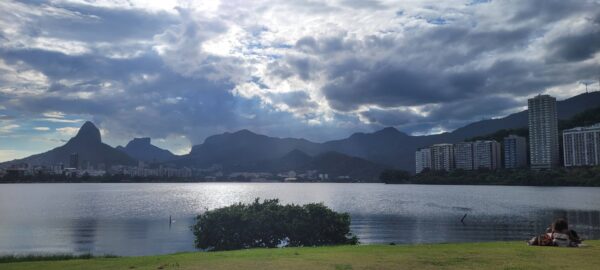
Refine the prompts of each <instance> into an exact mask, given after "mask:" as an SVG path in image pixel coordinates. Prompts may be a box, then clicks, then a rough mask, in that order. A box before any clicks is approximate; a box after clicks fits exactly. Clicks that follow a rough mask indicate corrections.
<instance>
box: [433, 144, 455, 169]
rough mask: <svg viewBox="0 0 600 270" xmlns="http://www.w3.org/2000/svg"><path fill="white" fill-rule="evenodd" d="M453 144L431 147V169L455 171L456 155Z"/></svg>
mask: <svg viewBox="0 0 600 270" xmlns="http://www.w3.org/2000/svg"><path fill="white" fill-rule="evenodd" d="M453 152H454V151H453V147H452V144H449V143H441V144H434V145H432V146H431V169H432V170H435V171H450V170H452V169H454V153H453Z"/></svg>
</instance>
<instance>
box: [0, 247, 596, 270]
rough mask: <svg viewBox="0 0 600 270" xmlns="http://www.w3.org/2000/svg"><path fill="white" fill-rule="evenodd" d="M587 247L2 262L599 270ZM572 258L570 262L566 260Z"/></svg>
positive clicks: (17, 264) (320, 250) (323, 250)
mask: <svg viewBox="0 0 600 270" xmlns="http://www.w3.org/2000/svg"><path fill="white" fill-rule="evenodd" d="M584 243H585V244H586V246H585V247H580V248H558V247H537V246H527V245H526V244H525V242H524V241H511V242H480V243H442V244H408V245H357V246H327V247H299V248H277V249H247V250H235V251H219V252H183V253H174V254H168V255H152V256H137V257H110V256H109V257H93V256H88V257H84V258H77V257H73V258H66V259H64V260H61V259H60V258H59V259H58V260H57V259H52V258H51V257H48V259H49V260H43V259H44V258H37V259H36V258H35V257H32V260H29V261H27V260H24V261H13V262H2V261H1V260H0V266H1V268H2V269H6V270H10V269H13V270H20V269H42V268H43V269H171V268H174V269H372V268H375V269H398V268H403V269H404V268H408V269H438V268H444V269H473V268H478V269H507V268H511V269H512V268H515V269H548V268H550V269H563V268H568V269H596V268H597V266H598V265H599V264H600V240H587V241H585V242H584ZM565 257H568V258H569V260H564V259H563V258H565Z"/></svg>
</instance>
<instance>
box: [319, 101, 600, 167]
mask: <svg viewBox="0 0 600 270" xmlns="http://www.w3.org/2000/svg"><path fill="white" fill-rule="evenodd" d="M597 106H600V92H592V93H586V94H581V95H578V96H575V97H572V98H569V99H566V100H562V101H558V102H557V113H558V118H559V119H568V118H570V117H572V116H574V115H575V114H577V113H580V112H582V111H585V110H587V109H591V108H594V107H597ZM527 121H528V119H527V110H524V111H522V112H518V113H515V114H511V115H509V116H506V117H503V118H499V119H489V120H483V121H479V122H475V123H472V124H469V125H466V126H464V127H462V128H459V129H456V130H454V131H453V132H449V133H442V134H436V135H427V136H409V135H407V134H405V133H402V132H400V131H398V130H396V129H394V128H385V129H383V130H380V131H377V132H374V133H367V134H365V133H356V134H354V135H352V136H350V137H349V138H346V139H343V140H336V141H330V142H326V143H324V146H325V148H326V149H327V150H329V151H337V152H340V153H344V154H347V155H351V156H356V157H361V158H364V159H367V160H370V161H373V162H377V163H381V164H386V165H390V166H394V167H396V168H398V169H402V170H406V171H409V172H412V171H414V167H415V163H414V162H415V161H414V154H415V150H416V149H418V148H420V147H426V146H429V145H432V144H436V143H455V142H460V141H463V140H465V139H468V138H472V137H476V136H482V135H488V134H490V133H493V132H496V131H498V130H501V129H515V128H523V127H527Z"/></svg>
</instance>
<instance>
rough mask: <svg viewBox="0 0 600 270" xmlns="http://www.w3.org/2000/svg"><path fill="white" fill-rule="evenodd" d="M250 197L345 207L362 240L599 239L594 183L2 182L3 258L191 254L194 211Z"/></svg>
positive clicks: (599, 193) (599, 192)
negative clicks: (574, 234)
mask: <svg viewBox="0 0 600 270" xmlns="http://www.w3.org/2000/svg"><path fill="white" fill-rule="evenodd" d="M257 197H260V198H279V199H280V200H281V201H282V202H284V203H300V204H303V203H311V202H323V203H324V204H325V205H327V206H329V207H331V208H333V209H334V210H336V211H342V212H348V213H350V215H351V217H352V226H351V229H352V232H353V233H355V234H356V235H358V237H359V238H360V241H361V242H362V243H365V244H370V243H391V242H394V243H438V242H472V241H493V240H525V239H527V238H529V237H531V236H533V235H535V234H537V233H539V232H541V231H543V230H544V229H545V228H546V227H547V226H548V224H549V223H550V222H551V221H552V220H553V219H554V218H557V217H566V218H568V220H569V222H570V223H571V224H572V225H573V228H574V229H575V230H577V231H578V232H579V233H580V234H581V235H583V237H585V238H587V239H598V238H600V188H565V187H558V188H557V187H500V186H427V185H383V184H308V183H297V184H292V183H223V184H222V183H194V184H5V185H0V254H15V253H18V254H23V253H88V252H89V253H94V254H114V255H149V254H161V253H173V252H179V251H191V250H194V247H193V235H192V232H191V230H190V226H191V225H192V224H193V221H194V217H195V216H196V215H197V214H199V213H202V212H203V211H206V210H207V209H214V208H216V207H221V206H227V205H230V204H233V203H236V202H251V201H252V200H254V198H257ZM465 214H467V216H466V218H465V219H464V223H462V222H461V218H462V217H463V216H464V215H465ZM169 216H171V217H172V219H173V220H174V223H172V224H169Z"/></svg>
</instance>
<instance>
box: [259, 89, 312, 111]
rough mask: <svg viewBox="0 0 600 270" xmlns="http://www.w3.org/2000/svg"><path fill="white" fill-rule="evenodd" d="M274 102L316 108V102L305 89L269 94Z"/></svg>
mask: <svg viewBox="0 0 600 270" xmlns="http://www.w3.org/2000/svg"><path fill="white" fill-rule="evenodd" d="M269 96H270V97H271V99H272V100H273V101H274V102H276V103H284V104H286V105H288V106H289V107H291V108H316V107H317V104H316V103H315V102H314V101H312V100H311V99H310V96H309V95H308V94H307V93H306V91H293V92H286V93H278V94H270V95H269Z"/></svg>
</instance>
